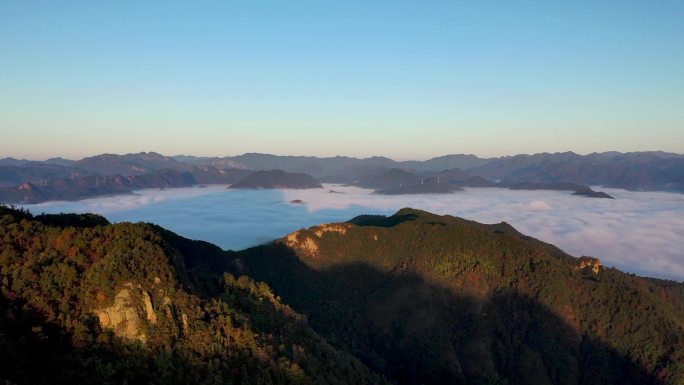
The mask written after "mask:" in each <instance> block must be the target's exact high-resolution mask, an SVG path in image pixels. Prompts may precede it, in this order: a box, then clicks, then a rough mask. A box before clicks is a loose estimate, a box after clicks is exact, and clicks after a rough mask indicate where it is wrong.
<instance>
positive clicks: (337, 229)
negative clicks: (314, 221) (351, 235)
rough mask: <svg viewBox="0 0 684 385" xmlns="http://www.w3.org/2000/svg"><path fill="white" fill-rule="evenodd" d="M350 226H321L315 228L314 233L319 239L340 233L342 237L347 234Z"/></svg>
mask: <svg viewBox="0 0 684 385" xmlns="http://www.w3.org/2000/svg"><path fill="white" fill-rule="evenodd" d="M348 227H349V226H347V225H344V224H333V225H321V226H317V227H315V230H314V233H315V234H316V236H317V237H318V238H320V237H322V236H323V234H325V233H331V232H332V233H340V234H342V235H344V234H347V228H348Z"/></svg>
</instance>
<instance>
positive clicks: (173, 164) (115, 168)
mask: <svg viewBox="0 0 684 385" xmlns="http://www.w3.org/2000/svg"><path fill="white" fill-rule="evenodd" d="M73 167H75V168H77V169H80V170H84V171H86V172H89V173H93V174H97V175H105V176H106V175H123V176H130V175H140V174H146V173H149V172H152V171H157V170H162V169H167V168H170V169H177V168H179V167H180V165H179V163H178V162H177V161H176V160H175V159H174V158H172V157H169V156H164V155H161V154H158V153H156V152H140V153H137V154H126V155H116V154H102V155H97V156H91V157H87V158H83V159H81V160H78V161H76V162H75V163H74V165H73Z"/></svg>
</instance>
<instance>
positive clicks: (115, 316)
mask: <svg viewBox="0 0 684 385" xmlns="http://www.w3.org/2000/svg"><path fill="white" fill-rule="evenodd" d="M135 291H140V297H141V298H142V301H139V300H137V298H136V296H135V295H134V292H135ZM141 302H142V303H141ZM95 314H97V317H98V318H99V319H100V326H102V327H103V328H106V329H111V330H112V331H114V334H116V335H117V336H119V337H121V338H125V339H128V340H135V341H140V342H142V343H145V342H146V341H147V336H146V335H145V333H144V331H143V330H144V326H145V319H146V320H147V322H149V323H151V324H156V323H157V315H156V314H155V312H154V307H153V306H152V300H151V298H150V295H149V293H147V291H145V290H142V288H141V287H140V285H137V287H135V286H133V284H132V283H126V284H124V287H123V288H122V289H121V290H120V291H119V292H118V293H117V294H116V296H115V297H114V303H113V304H112V305H111V306H109V307H106V308H102V309H95ZM141 314H144V316H145V318H143V317H142V316H141Z"/></svg>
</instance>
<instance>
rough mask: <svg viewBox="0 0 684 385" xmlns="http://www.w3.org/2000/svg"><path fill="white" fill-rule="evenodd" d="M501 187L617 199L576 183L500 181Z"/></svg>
mask: <svg viewBox="0 0 684 385" xmlns="http://www.w3.org/2000/svg"><path fill="white" fill-rule="evenodd" d="M499 186H500V187H507V188H509V189H511V190H555V191H573V193H572V195H579V196H584V197H588V198H608V199H615V198H613V197H612V196H610V195H608V194H606V193H604V192H602V191H594V190H592V189H591V187H589V186H584V185H581V184H576V183H563V182H556V183H534V182H524V183H509V184H507V183H499Z"/></svg>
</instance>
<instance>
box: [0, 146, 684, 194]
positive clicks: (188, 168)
mask: <svg viewBox="0 0 684 385" xmlns="http://www.w3.org/2000/svg"><path fill="white" fill-rule="evenodd" d="M203 167H204V168H207V169H212V170H218V172H220V170H229V169H230V170H244V171H245V172H247V171H250V172H255V171H268V170H274V169H278V170H282V171H284V172H287V173H295V174H307V175H310V176H312V177H313V178H315V179H317V180H318V181H319V182H329V183H344V184H348V183H352V184H358V185H360V186H362V185H366V186H367V187H371V184H372V183H371V182H370V181H371V180H378V181H379V179H378V178H379V177H381V176H382V175H383V174H385V173H387V172H388V171H390V170H395V171H393V172H395V173H396V172H398V171H396V170H399V172H403V173H406V174H414V175H416V177H419V178H421V179H422V178H429V177H439V178H440V179H441V178H444V179H445V180H446V181H447V182H449V183H452V184H454V185H455V186H456V187H463V186H470V187H493V186H502V187H507V186H513V185H517V184H537V185H542V184H546V185H547V187H550V186H552V185H558V184H575V185H581V186H604V187H611V188H621V189H626V190H633V191H672V192H684V155H681V154H672V153H665V152H634V153H619V152H605V153H592V154H588V155H578V154H575V153H573V152H565V153H554V154H549V153H540V154H534V155H515V156H505V157H500V158H487V159H485V158H478V157H477V156H475V155H463V154H457V155H447V156H441V157H437V158H433V159H429V160H426V161H394V160H392V159H389V158H385V157H370V158H364V159H359V158H353V157H343V156H336V157H328V158H322V157H307V156H278V155H269V154H258V153H247V154H243V155H238V156H229V157H223V158H220V157H193V156H187V155H178V156H165V155H161V154H158V153H155V152H143V153H136V154H125V155H116V154H102V155H97V156H92V157H87V158H83V159H80V160H76V161H71V160H67V159H61V158H53V159H50V160H47V161H27V160H17V159H13V158H5V159H0V189H2V190H0V202H22V201H29V200H30V199H17V198H16V197H17V196H18V193H17V191H16V189H17V188H18V186H19V185H21V184H24V183H30V184H32V185H34V186H36V187H40V186H47V185H51V184H54V183H55V182H53V180H60V179H65V178H66V179H74V180H76V179H79V178H83V177H86V176H93V175H95V176H104V177H110V176H123V177H130V176H137V175H146V174H154V173H156V172H160V171H162V170H174V171H177V172H180V173H185V172H189V173H193V174H194V173H197V168H203ZM215 174H216V173H215ZM466 177H467V178H466ZM196 179H197V178H196ZM390 179H392V178H390ZM395 179H396V178H395ZM405 179H408V178H405ZM213 181H216V182H213ZM397 181H398V179H397ZM74 183H75V184H79V182H74ZM198 183H200V184H203V183H226V182H225V181H224V180H223V179H222V178H220V177H215V178H209V179H208V181H207V182H202V181H199V180H198ZM228 183H232V182H228ZM403 183H404V181H401V182H400V183H394V184H392V181H391V180H388V183H387V184H385V185H383V183H381V182H378V183H377V186H375V187H372V188H374V189H390V188H392V189H395V188H401V189H402V190H407V191H411V190H410V189H404V188H403ZM414 184H415V183H414ZM90 187H91V188H92V191H91V192H90V193H87V194H84V193H73V194H70V195H72V196H76V197H78V196H81V197H88V196H96V195H98V193H97V188H98V186H90ZM155 187H159V186H155ZM161 187H163V186H161ZM169 187H174V186H169ZM440 187H441V186H440ZM419 190H420V189H416V191H419ZM437 190H441V188H440V189H437ZM46 195H48V196H50V195H54V194H50V193H46ZM100 195H101V194H100ZM584 195H585V196H594V197H600V194H599V195H597V194H584Z"/></svg>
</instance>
